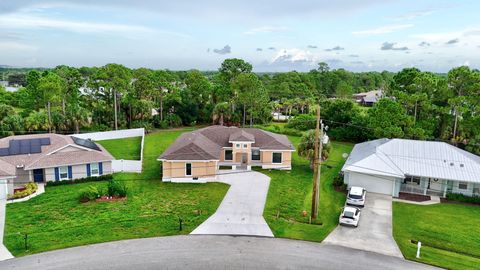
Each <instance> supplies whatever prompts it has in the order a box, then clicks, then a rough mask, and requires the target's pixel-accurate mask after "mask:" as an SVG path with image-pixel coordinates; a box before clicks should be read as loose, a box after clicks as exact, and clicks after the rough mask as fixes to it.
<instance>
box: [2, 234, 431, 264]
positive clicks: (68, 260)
mask: <svg viewBox="0 0 480 270" xmlns="http://www.w3.org/2000/svg"><path fill="white" fill-rule="evenodd" d="M0 269H2V270H8V269H15V270H27V269H31V270H38V269H50V270H56V269H58V270H64V269H68V270H77V269H78V270H83V269H91V270H96V269H99V270H104V269H136V270H143V269H212V270H215V269H329V270H344V269H355V270H376V269H382V270H383V269H391V270H400V269H412V270H417V269H418V270H427V269H436V268H433V267H431V266H428V265H424V264H419V263H415V262H411V261H406V260H404V259H400V258H397V257H392V256H386V255H381V254H377V253H373V252H367V251H361V250H355V249H350V248H346V247H341V246H332V245H322V244H319V243H314V242H306V241H295V240H288V239H279V238H266V237H239V236H236V237H233V236H213V235H194V236H192V235H182V236H171V237H156V238H145V239H134V240H125V241H117V242H110V243H102V244H97V245H88V246H81V247H75V248H69V249H62V250H56V251H50V252H46V253H41V254H36V255H31V256H25V257H19V258H15V259H12V260H7V261H4V262H0Z"/></svg>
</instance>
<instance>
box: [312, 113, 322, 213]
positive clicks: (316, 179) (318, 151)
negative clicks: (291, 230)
mask: <svg viewBox="0 0 480 270" xmlns="http://www.w3.org/2000/svg"><path fill="white" fill-rule="evenodd" d="M320 122H321V120H320V105H317V125H316V128H315V151H314V158H313V161H314V164H313V191H312V213H311V218H312V220H316V219H317V216H318V203H319V201H320V170H321V167H320V161H321V156H322V141H321V138H322V137H323V125H322V128H320Z"/></svg>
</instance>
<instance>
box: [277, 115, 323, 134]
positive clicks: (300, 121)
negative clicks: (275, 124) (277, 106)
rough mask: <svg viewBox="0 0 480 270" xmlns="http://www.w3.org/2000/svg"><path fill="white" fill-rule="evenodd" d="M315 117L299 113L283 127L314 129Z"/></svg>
mask: <svg viewBox="0 0 480 270" xmlns="http://www.w3.org/2000/svg"><path fill="white" fill-rule="evenodd" d="M316 120H317V118H316V117H315V116H314V115H310V114H300V115H298V116H296V117H295V118H292V119H290V121H288V123H287V125H286V126H285V127H287V128H291V129H296V130H302V131H305V130H309V129H315V126H316Z"/></svg>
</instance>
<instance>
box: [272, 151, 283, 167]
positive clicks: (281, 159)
mask: <svg viewBox="0 0 480 270" xmlns="http://www.w3.org/2000/svg"><path fill="white" fill-rule="evenodd" d="M274 154H280V162H274V161H273V155H274ZM282 163H283V153H282V152H272V164H282Z"/></svg>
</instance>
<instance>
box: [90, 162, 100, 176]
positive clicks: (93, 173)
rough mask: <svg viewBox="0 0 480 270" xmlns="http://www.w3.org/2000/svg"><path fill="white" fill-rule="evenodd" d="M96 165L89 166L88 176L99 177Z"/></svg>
mask: <svg viewBox="0 0 480 270" xmlns="http://www.w3.org/2000/svg"><path fill="white" fill-rule="evenodd" d="M98 167H99V166H98V163H92V164H90V175H91V176H99V175H100V170H99V169H98Z"/></svg>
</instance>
